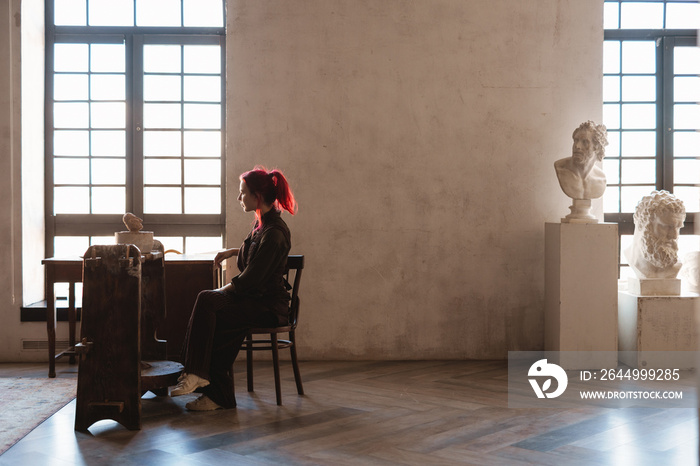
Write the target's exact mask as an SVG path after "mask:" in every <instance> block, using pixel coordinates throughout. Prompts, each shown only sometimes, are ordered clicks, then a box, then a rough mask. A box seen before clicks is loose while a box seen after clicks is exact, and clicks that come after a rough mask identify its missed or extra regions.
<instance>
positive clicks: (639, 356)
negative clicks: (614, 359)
mask: <svg viewBox="0 0 700 466" xmlns="http://www.w3.org/2000/svg"><path fill="white" fill-rule="evenodd" d="M698 305H700V296H698V294H696V293H684V294H683V295H681V296H639V295H636V294H633V293H630V292H629V291H620V292H619V293H618V328H619V330H618V335H619V336H618V338H619V350H620V361H622V362H624V363H625V364H627V365H628V366H630V367H637V368H640V369H641V368H647V369H652V368H661V369H681V370H684V369H690V368H693V367H696V366H697V363H696V354H695V352H696V351H697V350H698V331H697V322H698V320H697V312H698ZM679 366H680V367H679Z"/></svg>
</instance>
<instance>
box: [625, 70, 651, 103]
mask: <svg viewBox="0 0 700 466" xmlns="http://www.w3.org/2000/svg"><path fill="white" fill-rule="evenodd" d="M622 100H626V101H628V102H630V101H631V102H635V101H636V102H640V101H647V102H653V101H655V100H656V78H655V77H654V76H623V77H622Z"/></svg>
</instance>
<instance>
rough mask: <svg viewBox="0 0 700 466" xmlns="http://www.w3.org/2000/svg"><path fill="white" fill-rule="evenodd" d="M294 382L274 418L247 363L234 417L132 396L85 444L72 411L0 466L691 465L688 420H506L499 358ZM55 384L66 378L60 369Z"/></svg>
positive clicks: (262, 367)
mask: <svg viewBox="0 0 700 466" xmlns="http://www.w3.org/2000/svg"><path fill="white" fill-rule="evenodd" d="M6 367H7V366H6V365H3V369H4V368H6ZM13 367H15V370H16V371H17V372H18V373H21V375H23V376H24V377H27V376H35V377H45V376H46V367H45V365H36V364H34V365H32V364H18V365H15V366H13ZM243 367H244V364H241V365H238V366H237V369H236V370H237V371H238V370H242V368H243ZM301 371H302V376H303V379H304V388H305V390H306V393H307V394H306V395H305V396H302V397H300V396H298V395H297V394H296V390H295V386H294V382H293V377H292V373H291V368H290V367H289V366H285V367H283V380H282V391H283V403H284V405H283V406H281V407H278V406H277V405H276V404H275V398H274V389H273V383H272V376H271V369H270V367H269V365H267V364H266V363H264V362H261V363H259V364H258V366H256V391H255V393H248V392H246V390H245V374H243V373H239V372H236V377H237V378H236V380H237V387H238V388H237V392H236V394H237V399H238V408H237V409H234V410H226V411H223V410H219V411H213V412H206V413H192V412H188V411H186V410H185V408H184V404H185V403H186V402H187V401H191V400H192V399H194V395H187V396H182V397H178V398H167V397H166V398H155V397H152V398H150V399H144V400H143V403H142V405H143V429H142V430H140V431H128V430H126V429H124V428H123V427H121V426H120V425H119V424H116V423H115V422H113V421H100V422H99V423H96V424H94V425H93V426H92V427H91V428H90V433H89V434H86V433H76V432H75V431H74V430H73V421H74V415H75V401H73V402H72V403H70V404H69V405H68V406H66V407H65V408H63V409H62V410H61V411H59V412H58V413H56V414H55V415H54V416H52V417H51V418H50V419H48V420H47V421H46V422H44V423H43V424H41V425H40V426H39V427H37V428H36V429H35V430H34V431H33V432H31V433H30V434H29V435H28V436H26V437H25V438H24V439H22V440H21V441H20V442H19V443H17V444H16V445H15V446H13V447H12V448H11V449H10V450H8V451H7V452H6V453H5V454H4V455H2V456H0V464H3V465H4V464H8V465H9V464H11V465H25V464H26V465H33V466H36V465H42V464H51V465H76V464H77V465H95V464H119V465H124V466H126V465H185V464H187V465H214V464H235V465H260V464H284V465H296V464H300V465H306V464H321V465H342V464H354V465H394V464H409V465H450V464H455V465H456V464H460V465H462V464H473V465H479V466H483V465H498V466H502V465H526V464H536V465H557V466H559V465H567V466H569V465H616V466H619V465H635V466H638V465H654V466H659V465H695V464H697V463H698V424H697V411H696V410H695V409H692V408H682V409H681V408H675V409H651V408H628V409H605V408H580V409H568V410H565V409H518V410H516V409H508V408H507V384H506V382H507V363H506V362H504V361H462V362H454V361H453V362H434V361H433V362H425V361H421V362H302V365H301ZM58 373H59V376H60V377H71V376H73V377H75V374H76V371H75V368H74V366H68V365H63V364H60V365H58ZM4 375H7V374H6V373H4ZM147 396H148V395H147Z"/></svg>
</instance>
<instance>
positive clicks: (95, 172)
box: [92, 159, 126, 185]
mask: <svg viewBox="0 0 700 466" xmlns="http://www.w3.org/2000/svg"><path fill="white" fill-rule="evenodd" d="M92 182H93V184H118V185H123V184H126V161H125V160H124V159H93V161H92Z"/></svg>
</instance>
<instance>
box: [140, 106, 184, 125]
mask: <svg viewBox="0 0 700 466" xmlns="http://www.w3.org/2000/svg"><path fill="white" fill-rule="evenodd" d="M180 118H181V116H180V104H144V106H143V126H144V128H179V127H180Z"/></svg>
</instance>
